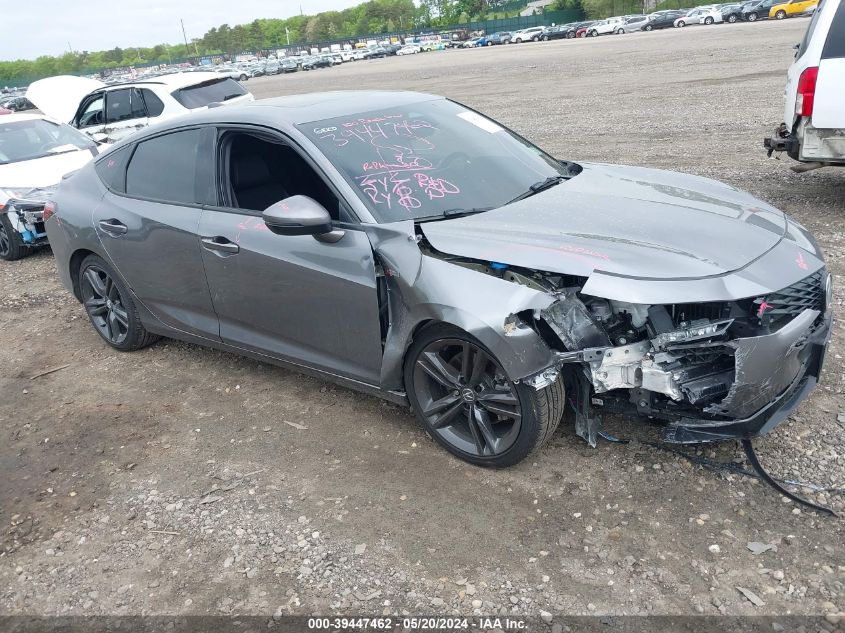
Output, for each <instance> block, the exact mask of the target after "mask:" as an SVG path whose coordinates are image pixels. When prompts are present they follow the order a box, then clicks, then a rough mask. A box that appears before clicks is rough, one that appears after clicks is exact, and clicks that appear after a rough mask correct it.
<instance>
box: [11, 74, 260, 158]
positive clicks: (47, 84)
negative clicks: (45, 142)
mask: <svg viewBox="0 0 845 633" xmlns="http://www.w3.org/2000/svg"><path fill="white" fill-rule="evenodd" d="M26 97H27V99H29V100H30V101H31V102H32V103H34V104H35V106H36V107H37V108H38V109H39V110H41V111H42V112H43V113H44V114H46V115H48V116H50V117H52V118H54V119H56V120H58V121H62V122H66V123H70V124H71V125H72V126H73V127H75V128H78V129H80V130H82V131H83V132H85V133H86V134H88V135H89V136H91V137H92V138H93V139H94V140H95V141H107V142H114V141H118V140H120V139H123V138H125V137H127V136H129V135H130V134H132V133H133V132H135V131H136V130H138V129H140V128H143V127H146V126H147V125H151V124H153V123H156V122H157V121H163V120H165V119H168V118H171V117H174V116H178V115H180V114H185V113H187V112H191V111H196V110H201V109H205V108H207V107H208V105H209V104H211V103H224V104H226V105H232V104H236V103H243V102H245V101H253V100H254V99H255V97H253V96H252V95H251V94H250V93H249V92H247V91H246V89H245V88H244V87H243V86H241V85H240V84H239V83H238V82H237V81H235V80H234V79H232V78H231V77H228V76H224V77H221V76H220V75H219V74H218V73H210V72H190V73H175V74H171V75H161V76H160V77H155V78H152V79H148V80H145V81H134V82H131V83H124V84H112V85H109V86H107V85H106V84H104V83H103V82H101V81H97V80H96V79H86V78H84V77H72V76H70V75H60V76H57V77H49V78H47V79H41V80H39V81H35V82H33V83H32V84H30V86H29V88H28V89H27V91H26Z"/></svg>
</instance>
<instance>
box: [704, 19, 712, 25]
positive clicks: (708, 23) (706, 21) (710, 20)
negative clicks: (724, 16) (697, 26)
mask: <svg viewBox="0 0 845 633" xmlns="http://www.w3.org/2000/svg"><path fill="white" fill-rule="evenodd" d="M704 23H705V24H707V25H710V24H713V18H704Z"/></svg>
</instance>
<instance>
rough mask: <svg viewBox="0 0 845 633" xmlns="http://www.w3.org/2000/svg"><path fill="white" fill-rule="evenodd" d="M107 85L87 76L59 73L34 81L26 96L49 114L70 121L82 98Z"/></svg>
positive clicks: (64, 121)
mask: <svg viewBox="0 0 845 633" xmlns="http://www.w3.org/2000/svg"><path fill="white" fill-rule="evenodd" d="M105 85H106V84H104V83H103V82H102V81H97V80H96V79H88V78H87V77H73V76H72V75H59V76H57V77H48V78H47V79H39V80H38V81H34V82H32V83H31V84H30V85H29V88H27V91H26V98H27V99H29V100H30V101H31V102H32V103H33V104H35V107H36V108H38V109H39V110H41V111H42V112H43V113H44V114H46V115H47V116H49V117H52V118H54V119H57V120H59V121H62V122H63V123H70V121H71V119H73V116H74V115H75V114H76V111H77V110H78V109H79V103H80V102H81V101H82V99H83V98H85V96H87V95H88V93H90V92H93V91H94V90H97V89H98V88H102V87H104V86H105Z"/></svg>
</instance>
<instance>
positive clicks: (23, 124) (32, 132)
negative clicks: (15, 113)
mask: <svg viewBox="0 0 845 633" xmlns="http://www.w3.org/2000/svg"><path fill="white" fill-rule="evenodd" d="M93 147H95V144H94V142H93V141H92V140H91V139H89V138H88V137H87V136H85V135H84V134H82V133H81V132H79V131H77V130H75V129H73V128H72V127H70V126H69V125H65V124H64V123H53V122H52V121H47V120H45V119H27V120H25V121H14V122H11V123H0V165H8V164H9V163H19V162H22V161H25V160H33V159H35V158H43V157H45V156H52V155H55V154H64V153H66V152H76V151H79V150H81V149H91V148H93Z"/></svg>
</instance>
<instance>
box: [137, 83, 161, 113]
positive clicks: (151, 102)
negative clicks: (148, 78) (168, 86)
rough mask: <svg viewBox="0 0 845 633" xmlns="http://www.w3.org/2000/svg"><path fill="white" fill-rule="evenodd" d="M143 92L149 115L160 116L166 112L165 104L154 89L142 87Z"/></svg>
mask: <svg viewBox="0 0 845 633" xmlns="http://www.w3.org/2000/svg"><path fill="white" fill-rule="evenodd" d="M141 94H142V95H143V96H144V103H146V104H147V115H148V116H151V117H155V116H159V115H160V114H161V113H162V112H164V104H163V103H162V102H161V99H159V98H158V97H157V96H156V93H154V92H153V91H152V90H149V89H148V88H142V89H141Z"/></svg>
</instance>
